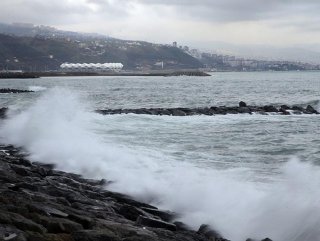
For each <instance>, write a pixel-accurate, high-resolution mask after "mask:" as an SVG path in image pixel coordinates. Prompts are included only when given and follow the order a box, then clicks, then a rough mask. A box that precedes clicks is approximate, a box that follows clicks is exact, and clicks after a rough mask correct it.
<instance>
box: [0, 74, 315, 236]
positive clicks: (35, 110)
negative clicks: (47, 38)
mask: <svg viewBox="0 0 320 241" xmlns="http://www.w3.org/2000/svg"><path fill="white" fill-rule="evenodd" d="M211 74H212V76H210V77H188V76H178V77H121V76H118V77H48V78H40V79H8V80H5V79H2V80H0V88H17V89H26V90H33V91H35V92H34V93H22V94H0V107H9V108H10V112H9V118H8V119H6V120H3V121H1V122H0V138H1V139H0V142H1V143H5V144H13V145H16V146H19V147H22V148H23V149H24V150H25V152H26V153H28V154H29V158H30V159H31V160H32V161H40V162H45V163H54V164H55V165H56V168H57V169H60V170H64V171H69V172H74V173H79V174H82V175H83V176H85V177H88V178H96V179H100V178H104V179H106V180H108V181H112V184H109V186H108V187H107V188H108V189H111V190H112V191H117V192H121V193H125V194H128V195H131V196H133V197H134V198H136V199H138V200H141V201H144V202H147V203H150V204H153V205H156V206H157V207H159V208H161V209H165V210H171V211H173V212H175V213H176V214H177V220H179V221H182V222H185V223H186V224H188V225H189V226H190V227H191V228H194V229H198V228H199V226H200V225H201V224H209V225H210V226H211V227H213V228H214V229H215V230H217V231H218V232H220V233H221V234H222V235H223V236H224V237H225V238H228V239H230V240H232V241H244V240H246V239H247V238H249V237H251V238H254V239H259V240H261V239H263V238H266V237H269V238H271V239H272V240H274V241H317V240H320V116H318V115H290V116H283V115H272V114H270V115H259V114H252V115H249V114H238V115H232V114H230V115H217V116H203V115H199V116H184V117H178V116H151V115H135V114H121V115H106V116H103V115H100V114H97V113H95V112H94V111H95V110H97V109H116V108H150V107H162V108H166V107H168V108H169V107H210V106H237V105H238V103H239V101H245V102H246V103H247V104H248V105H282V104H286V105H301V106H304V107H305V106H307V105H312V106H313V107H314V108H316V109H318V110H320V72H230V73H229V72H225V73H211Z"/></svg>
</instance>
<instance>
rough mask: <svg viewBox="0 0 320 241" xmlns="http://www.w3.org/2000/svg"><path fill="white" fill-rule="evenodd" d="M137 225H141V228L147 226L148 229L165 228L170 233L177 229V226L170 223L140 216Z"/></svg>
mask: <svg viewBox="0 0 320 241" xmlns="http://www.w3.org/2000/svg"><path fill="white" fill-rule="evenodd" d="M136 224H138V225H141V226H147V227H152V228H163V229H167V230H170V231H176V230H177V227H176V225H174V224H172V223H168V222H164V221H161V220H158V219H153V218H148V217H145V216H139V217H138V219H137V221H136Z"/></svg>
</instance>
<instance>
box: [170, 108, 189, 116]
mask: <svg viewBox="0 0 320 241" xmlns="http://www.w3.org/2000/svg"><path fill="white" fill-rule="evenodd" d="M170 112H171V115H173V116H186V115H187V114H186V113H185V112H184V111H182V110H180V109H170Z"/></svg>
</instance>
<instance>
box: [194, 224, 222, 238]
mask: <svg viewBox="0 0 320 241" xmlns="http://www.w3.org/2000/svg"><path fill="white" fill-rule="evenodd" d="M198 233H200V234H203V235H204V236H205V237H206V238H208V239H209V240H215V241H224V240H225V241H227V240H226V239H224V238H223V237H222V236H221V235H220V233H219V232H217V231H216V230H214V229H212V228H211V227H210V226H209V225H207V224H202V225H201V226H200V228H199V230H198Z"/></svg>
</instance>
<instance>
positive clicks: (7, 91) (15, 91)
mask: <svg viewBox="0 0 320 241" xmlns="http://www.w3.org/2000/svg"><path fill="white" fill-rule="evenodd" d="M30 92H34V91H32V90H20V89H9V88H5V89H0V94H18V93H30Z"/></svg>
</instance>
